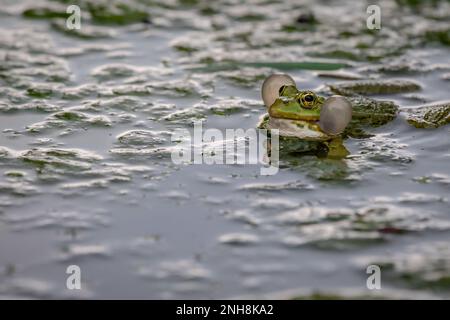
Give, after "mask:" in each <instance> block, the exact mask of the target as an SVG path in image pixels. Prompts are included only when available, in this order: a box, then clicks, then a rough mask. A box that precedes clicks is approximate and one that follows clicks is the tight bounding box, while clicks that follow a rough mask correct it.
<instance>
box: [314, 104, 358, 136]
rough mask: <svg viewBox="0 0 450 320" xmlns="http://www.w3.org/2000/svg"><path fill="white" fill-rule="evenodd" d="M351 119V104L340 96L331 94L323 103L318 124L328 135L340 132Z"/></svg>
mask: <svg viewBox="0 0 450 320" xmlns="http://www.w3.org/2000/svg"><path fill="white" fill-rule="evenodd" d="M351 120H352V105H351V104H350V102H349V101H348V100H347V99H346V98H344V97H342V96H337V95H336V96H331V97H330V98H328V99H327V100H325V102H324V103H323V106H322V109H321V111H320V120H319V126H320V129H322V131H324V132H325V133H327V134H330V135H337V134H340V133H342V132H343V131H344V130H345V128H346V127H347V125H348V124H349V122H350V121H351Z"/></svg>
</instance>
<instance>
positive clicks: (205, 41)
mask: <svg viewBox="0 0 450 320" xmlns="http://www.w3.org/2000/svg"><path fill="white" fill-rule="evenodd" d="M0 4H1V5H0V35H1V36H0V298H153V299H168V298H177V299H183V298H184V299H186V298H189V299H198V298H199V299H201V298H203V299H209V298H240V297H246V298H282V299H348V298H364V299H366V298H367V299H372V298H376V299H391V298H394V299H397V298H408V299H416V298H430V297H431V298H449V297H450V286H449V279H450V267H449V243H450V242H449V240H450V236H449V232H448V231H449V230H450V215H449V214H450V212H449V210H448V208H449V201H450V198H449V190H450V189H449V188H450V167H449V160H450V139H449V138H450V126H449V125H448V124H449V122H450V104H449V101H450V91H449V90H448V88H449V80H448V79H449V74H450V60H449V56H450V46H449V43H450V41H449V39H450V38H449V37H450V28H449V24H448V21H450V5H449V2H448V1H444V0H443V1H432V2H430V3H429V2H427V1H381V2H380V3H379V5H380V6H381V8H382V10H381V12H382V21H381V22H382V23H381V29H380V30H377V29H375V30H368V29H367V27H366V18H367V14H366V9H367V4H365V3H360V4H359V3H355V2H354V1H346V0H340V1H337V2H336V3H334V2H333V4H330V2H329V1H312V0H311V1H309V0H307V1H303V2H301V3H298V1H280V2H270V1H263V2H261V1H249V2H248V1H246V2H245V3H244V2H242V3H241V2H239V3H237V2H235V1H231V2H230V1H214V2H212V1H206V0H197V1H184V0H174V1H159V0H155V1H138V0H131V1H124V0H114V1H93V0H80V1H73V3H71V4H74V5H78V6H79V8H80V10H81V28H80V29H74V30H70V29H68V28H67V25H66V19H67V18H68V17H69V16H70V14H68V13H67V11H66V9H67V6H68V5H69V4H68V2H67V1H63V0H61V1H50V0H42V1H30V0H22V1H8V0H3V1H0ZM411 21H413V22H414V24H413V25H411ZM273 73H288V74H290V75H291V76H292V77H293V78H294V79H295V82H296V85H297V88H298V89H299V90H303V91H306V90H310V91H313V92H315V93H317V95H320V96H323V97H330V96H332V95H336V94H338V95H342V96H345V98H346V99H348V100H349V101H350V103H351V105H352V112H353V117H352V120H351V122H350V123H349V125H348V126H347V128H346V130H345V131H344V132H343V133H342V143H343V145H344V146H345V150H346V151H347V153H340V154H339V155H340V156H339V157H329V156H327V153H326V152H325V153H324V152H323V149H322V148H321V147H320V144H319V143H317V142H311V141H307V142H305V141H299V140H298V139H297V140H296V139H288V138H283V137H281V139H280V146H281V151H282V152H280V157H279V163H278V164H279V170H278V172H277V173H276V174H274V175H267V176H264V175H261V174H260V169H261V166H260V165H259V164H245V163H244V164H238V165H232V164H222V165H218V164H216V165H208V164H206V163H204V164H196V163H193V161H184V162H182V163H175V162H174V161H173V160H172V157H171V155H173V153H179V151H180V150H182V147H181V146H182V145H183V143H185V142H186V141H188V138H189V136H188V135H187V134H184V135H183V134H182V135H179V134H178V133H179V132H189V133H192V132H193V126H194V124H195V123H198V121H200V120H201V121H202V126H203V130H207V129H216V131H219V132H222V133H223V140H226V139H227V138H226V136H225V132H226V130H227V129H243V130H244V131H245V130H248V129H254V128H255V127H256V126H257V124H258V122H259V121H260V117H261V116H262V115H264V114H265V113H266V111H267V110H266V107H265V106H264V104H263V102H262V100H261V93H260V90H261V85H262V83H263V81H264V79H265V78H266V77H267V76H269V75H271V74H273ZM177 134H178V135H177ZM174 137H177V138H176V139H175V138H174ZM244 140H245V139H244ZM244 140H243V141H244ZM223 142H224V141H222V140H221V139H218V140H217V141H209V142H206V141H205V142H203V147H204V149H203V150H204V151H205V154H210V155H211V154H213V153H214V150H216V149H215V148H216V147H217V145H220V144H223ZM244 142H245V141H244ZM334 147H336V146H335V145H332V144H330V145H328V146H327V148H334ZM283 151H286V152H283ZM232 155H233V156H236V158H238V155H236V154H232ZM373 264H374V265H378V266H379V267H380V268H381V281H382V283H381V286H382V290H373V291H370V290H368V289H367V288H366V280H367V277H368V274H367V273H366V269H367V266H369V265H373ZM70 265H76V266H79V267H80V270H81V290H68V289H67V287H66V276H68V275H67V274H66V270H67V267H68V266H70ZM375 291H376V292H375Z"/></svg>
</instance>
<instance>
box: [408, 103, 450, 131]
mask: <svg viewBox="0 0 450 320" xmlns="http://www.w3.org/2000/svg"><path fill="white" fill-rule="evenodd" d="M405 111H406V112H407V114H408V115H407V121H408V123H409V124H411V125H413V126H414V127H416V128H438V127H440V126H443V125H446V124H448V123H450V102H442V103H432V104H429V105H424V106H419V107H416V108H412V109H406V110H405Z"/></svg>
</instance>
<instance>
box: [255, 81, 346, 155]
mask: <svg viewBox="0 0 450 320" xmlns="http://www.w3.org/2000/svg"><path fill="white" fill-rule="evenodd" d="M261 94H262V99H263V101H264V104H265V106H266V107H267V114H266V115H264V116H263V118H262V119H261V121H260V124H259V125H258V128H260V129H267V130H269V131H271V130H274V129H277V130H278V133H279V136H280V139H281V140H280V142H281V143H280V151H284V150H283V149H285V150H288V151H294V152H306V151H325V153H326V155H327V156H328V157H345V156H347V155H348V154H349V152H348V151H347V149H346V148H345V146H344V145H343V143H342V137H341V136H340V135H341V134H342V133H343V132H344V130H345V128H346V127H347V125H348V124H349V123H350V121H351V118H352V106H351V104H350V102H349V101H348V100H347V99H346V98H345V97H343V96H339V95H333V96H331V97H329V98H325V97H323V96H320V95H318V94H316V93H315V92H314V91H311V90H299V89H298V88H297V86H296V84H295V81H294V80H293V79H292V78H291V77H290V76H289V75H286V74H273V75H271V76H269V77H268V78H267V79H266V80H265V81H264V83H263V86H262V92H261ZM322 153H323V152H322Z"/></svg>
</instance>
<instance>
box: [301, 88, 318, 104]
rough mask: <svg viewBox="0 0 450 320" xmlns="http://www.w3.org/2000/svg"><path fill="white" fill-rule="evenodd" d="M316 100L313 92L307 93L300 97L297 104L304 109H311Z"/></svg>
mask: <svg viewBox="0 0 450 320" xmlns="http://www.w3.org/2000/svg"><path fill="white" fill-rule="evenodd" d="M316 98H317V96H316V95H315V94H314V92H309V91H307V92H305V93H302V94H301V95H300V98H299V100H300V101H299V102H300V104H301V105H302V107H304V108H312V107H313V106H314V104H315V103H316Z"/></svg>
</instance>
